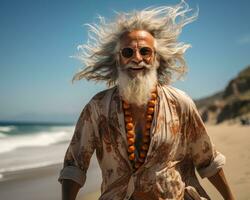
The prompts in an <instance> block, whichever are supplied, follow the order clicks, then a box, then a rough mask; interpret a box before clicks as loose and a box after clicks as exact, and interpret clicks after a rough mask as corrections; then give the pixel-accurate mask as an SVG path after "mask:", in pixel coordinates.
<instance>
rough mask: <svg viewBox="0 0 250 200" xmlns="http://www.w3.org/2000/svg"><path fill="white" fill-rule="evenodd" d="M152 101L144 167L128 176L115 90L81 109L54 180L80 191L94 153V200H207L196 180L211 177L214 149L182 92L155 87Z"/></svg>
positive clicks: (217, 159)
mask: <svg viewBox="0 0 250 200" xmlns="http://www.w3.org/2000/svg"><path fill="white" fill-rule="evenodd" d="M157 92H158V97H157V98H158V99H157V104H156V105H155V113H154V118H153V121H152V125H151V129H150V134H151V135H150V137H151V142H150V146H149V150H148V153H147V157H146V159H145V162H144V164H143V165H142V166H141V167H140V168H139V169H138V170H137V171H133V167H132V165H131V163H130V160H129V158H128V153H127V147H128V144H127V139H126V131H125V125H124V124H125V123H124V114H123V109H122V100H121V97H120V96H119V92H118V88H117V87H113V88H111V89H108V90H105V91H102V92H100V93H98V94H97V95H95V96H94V97H93V98H92V99H91V101H90V102H89V103H88V104H87V105H86V106H85V108H84V109H83V111H82V113H81V115H80V117H79V120H78V122H77V124H76V127H75V131H74V135H73V137H72V140H71V142H70V144H69V147H68V149H67V152H66V155H65V158H64V167H63V169H62V170H61V173H60V177H59V181H60V182H61V181H62V179H71V180H73V181H75V182H77V183H78V184H80V185H81V186H83V185H84V183H85V180H86V172H87V169H88V166H89V162H90V159H91V156H92V154H93V153H94V151H96V156H97V159H98V163H99V165H100V168H101V172H102V179H103V181H102V185H101V196H100V198H99V200H111V199H112V200H128V199H135V200H139V199H145V200H147V199H150V200H154V199H174V200H177V199H185V200H191V199H195V200H196V199H197V200H198V199H209V196H208V195H207V194H206V192H205V190H204V189H203V188H202V187H201V185H200V183H199V182H198V179H197V177H196V174H195V169H197V171H198V173H199V174H200V176H201V177H209V176H212V175H214V174H216V173H217V172H218V171H219V169H220V168H221V167H222V166H223V165H224V164H225V157H224V156H223V155H222V154H221V153H219V152H218V151H216V150H215V148H214V145H213V144H212V143H211V140H210V138H209V136H208V134H207V131H206V128H205V127H204V124H203V122H202V120H201V118H200V115H199V113H198V111H197V108H196V107H195V104H194V103H193V101H192V100H191V98H190V97H188V96H187V95H186V94H185V93H184V92H183V91H181V90H179V89H176V88H174V87H172V86H169V85H158V86H157Z"/></svg>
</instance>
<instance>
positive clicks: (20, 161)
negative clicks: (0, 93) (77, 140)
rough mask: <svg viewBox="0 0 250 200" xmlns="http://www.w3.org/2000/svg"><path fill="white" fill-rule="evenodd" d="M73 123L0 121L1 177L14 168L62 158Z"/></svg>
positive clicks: (45, 163) (22, 168) (54, 161)
mask: <svg viewBox="0 0 250 200" xmlns="http://www.w3.org/2000/svg"><path fill="white" fill-rule="evenodd" d="M73 131H74V125H73V124H58V123H11V122H0V181H3V180H4V179H6V178H7V174H10V173H11V174H13V173H15V172H16V171H20V170H26V169H33V168H39V167H44V166H49V165H54V164H59V163H62V162H63V158H64V154H65V152H66V149H67V147H68V145H69V142H70V139H71V137H72V135H73Z"/></svg>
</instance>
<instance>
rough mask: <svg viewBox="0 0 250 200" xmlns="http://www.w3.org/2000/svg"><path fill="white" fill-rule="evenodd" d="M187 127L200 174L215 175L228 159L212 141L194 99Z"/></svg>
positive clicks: (188, 140) (191, 150)
mask: <svg viewBox="0 0 250 200" xmlns="http://www.w3.org/2000/svg"><path fill="white" fill-rule="evenodd" d="M187 127H188V130H187V133H188V134H187V142H188V147H189V151H190V154H191V158H192V161H193V163H194V165H195V167H196V169H197V171H198V173H199V175H200V176H201V177H202V178H204V177H210V176H213V175H214V174H216V173H217V172H218V171H219V170H220V169H221V168H222V166H223V165H224V164H225V162H226V159H225V156H224V155H222V154H221V153H220V152H218V151H217V150H216V149H215V146H214V145H213V143H212V142H211V140H210V137H209V136H208V134H207V130H206V128H205V125H204V123H203V121H202V119H201V117H200V114H199V113H198V110H197V108H196V106H195V104H194V103H193V101H192V102H191V104H190V109H189V114H188V126H187Z"/></svg>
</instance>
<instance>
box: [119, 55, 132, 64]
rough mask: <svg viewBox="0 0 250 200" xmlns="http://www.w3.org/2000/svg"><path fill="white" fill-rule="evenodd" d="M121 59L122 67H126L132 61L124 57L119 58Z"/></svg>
mask: <svg viewBox="0 0 250 200" xmlns="http://www.w3.org/2000/svg"><path fill="white" fill-rule="evenodd" d="M119 59H120V65H126V64H128V63H129V61H130V59H127V58H124V57H122V56H119Z"/></svg>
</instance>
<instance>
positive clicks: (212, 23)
mask: <svg viewBox="0 0 250 200" xmlns="http://www.w3.org/2000/svg"><path fill="white" fill-rule="evenodd" d="M179 2H180V1H176V0H169V1H161V0H155V1H145V0H126V1H125V0H124V1H115V0H106V1H97V0H92V1H84V0H82V1H80V0H74V1H65V0H60V1H59V0H50V1H49V0H30V1H28V0H22V1H18V0H16V1H14V0H0V26H1V28H0V95H1V97H0V120H21V121H23V120H36V121H39V120H41V121H75V120H76V118H77V117H78V115H79V113H80V111H81V109H82V107H83V106H84V105H85V103H86V102H87V101H88V100H89V99H90V98H91V97H92V96H93V95H94V94H95V93H96V92H98V91H100V90H102V89H104V88H105V85H104V84H94V83H92V82H86V81H80V82H76V83H74V84H73V85H72V84H71V78H72V76H73V75H74V73H75V72H76V71H77V70H78V69H79V68H81V63H80V62H79V61H78V60H75V59H72V58H70V56H72V55H75V54H76V53H77V49H76V48H77V46H78V45H79V44H82V43H85V42H86V40H87V29H86V27H85V26H84V25H83V24H85V23H93V22H97V18H96V17H97V15H98V14H99V15H102V16H104V17H107V18H109V19H110V18H113V17H114V16H115V14H114V11H129V10H133V9H142V8H145V7H148V6H161V5H169V4H170V5H173V4H177V3H179ZM187 2H188V3H189V5H190V7H192V8H194V9H196V7H197V6H198V7H199V18H198V20H197V21H195V22H193V23H192V24H189V25H187V26H186V27H185V28H184V30H183V32H182V35H181V37H180V41H183V42H187V43H191V44H192V48H191V49H189V50H188V52H187V54H186V56H185V58H186V61H187V63H188V65H189V73H188V75H187V76H186V79H185V80H184V81H179V82H177V83H176V84H175V86H176V87H178V88H180V89H182V90H184V91H186V92H187V93H188V94H189V95H190V96H191V97H192V98H200V97H204V96H208V95H210V94H213V93H215V92H217V91H219V90H222V89H223V88H224V87H225V86H226V85H227V83H228V81H229V80H230V79H232V78H233V77H235V76H236V75H237V73H238V72H239V71H240V70H241V69H243V68H244V67H246V66H247V65H248V64H250V60H249V59H250V23H249V19H250V12H249V8H250V1H248V0H240V1H226V0H220V1H218V0H210V1H204V0H193V1H187Z"/></svg>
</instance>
